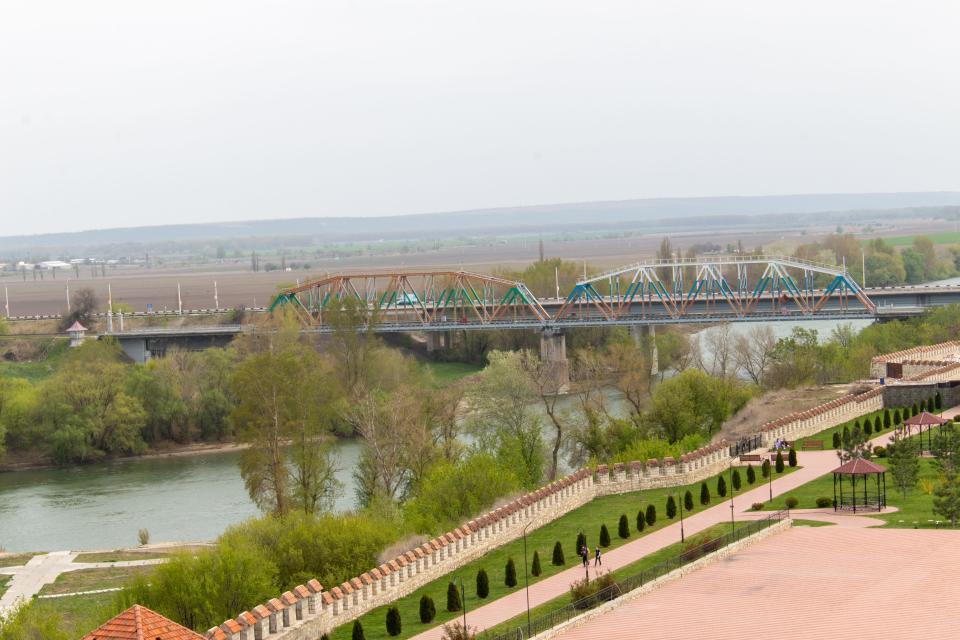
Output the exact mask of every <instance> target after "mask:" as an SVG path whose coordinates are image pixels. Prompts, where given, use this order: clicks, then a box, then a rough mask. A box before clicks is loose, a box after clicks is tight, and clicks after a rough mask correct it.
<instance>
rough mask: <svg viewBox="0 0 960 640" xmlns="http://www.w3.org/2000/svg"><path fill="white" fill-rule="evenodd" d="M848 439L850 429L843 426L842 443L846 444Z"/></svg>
mask: <svg viewBox="0 0 960 640" xmlns="http://www.w3.org/2000/svg"><path fill="white" fill-rule="evenodd" d="M849 439H850V427H848V426H847V425H843V441H844V442H846V441H847V440H849Z"/></svg>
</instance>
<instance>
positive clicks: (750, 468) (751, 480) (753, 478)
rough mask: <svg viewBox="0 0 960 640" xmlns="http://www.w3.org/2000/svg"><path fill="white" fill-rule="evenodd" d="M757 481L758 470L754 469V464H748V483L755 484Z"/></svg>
mask: <svg viewBox="0 0 960 640" xmlns="http://www.w3.org/2000/svg"><path fill="white" fill-rule="evenodd" d="M756 481H757V472H756V471H754V470H753V465H752V464H748V465H747V484H753V483H754V482H756Z"/></svg>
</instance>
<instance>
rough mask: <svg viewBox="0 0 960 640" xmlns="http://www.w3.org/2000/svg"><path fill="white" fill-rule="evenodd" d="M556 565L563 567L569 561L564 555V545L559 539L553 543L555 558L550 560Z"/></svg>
mask: <svg viewBox="0 0 960 640" xmlns="http://www.w3.org/2000/svg"><path fill="white" fill-rule="evenodd" d="M550 562H551V564H553V566H555V567H562V566H563V565H565V564H566V563H567V562H566V560H565V559H564V557H563V545H561V544H560V541H559V540H557V541H556V543H554V545H553V559H552V560H551V561H550Z"/></svg>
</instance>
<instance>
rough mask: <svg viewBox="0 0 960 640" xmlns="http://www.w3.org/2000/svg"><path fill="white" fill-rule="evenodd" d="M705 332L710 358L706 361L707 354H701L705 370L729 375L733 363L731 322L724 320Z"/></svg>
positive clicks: (720, 374)
mask: <svg viewBox="0 0 960 640" xmlns="http://www.w3.org/2000/svg"><path fill="white" fill-rule="evenodd" d="M703 333H704V341H705V342H706V347H707V350H708V351H709V359H710V361H709V363H707V362H705V360H706V355H705V354H701V363H702V364H703V366H702V368H703V370H704V371H706V372H707V373H709V374H710V375H712V376H719V377H727V376H728V375H730V373H731V371H730V368H731V364H732V363H733V357H732V355H733V342H734V336H733V329H732V328H731V326H730V323H729V322H724V323H722V324H720V325H718V326H716V327H713V328H711V329H708V330H707V331H704V332H703Z"/></svg>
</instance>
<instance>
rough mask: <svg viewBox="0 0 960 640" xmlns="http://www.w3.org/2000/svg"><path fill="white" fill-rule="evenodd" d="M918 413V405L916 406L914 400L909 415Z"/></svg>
mask: <svg viewBox="0 0 960 640" xmlns="http://www.w3.org/2000/svg"><path fill="white" fill-rule="evenodd" d="M918 413H920V407H919V406H917V403H916V402H914V403H913V406H912V407H910V415H913V416H915V415H917V414H918Z"/></svg>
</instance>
